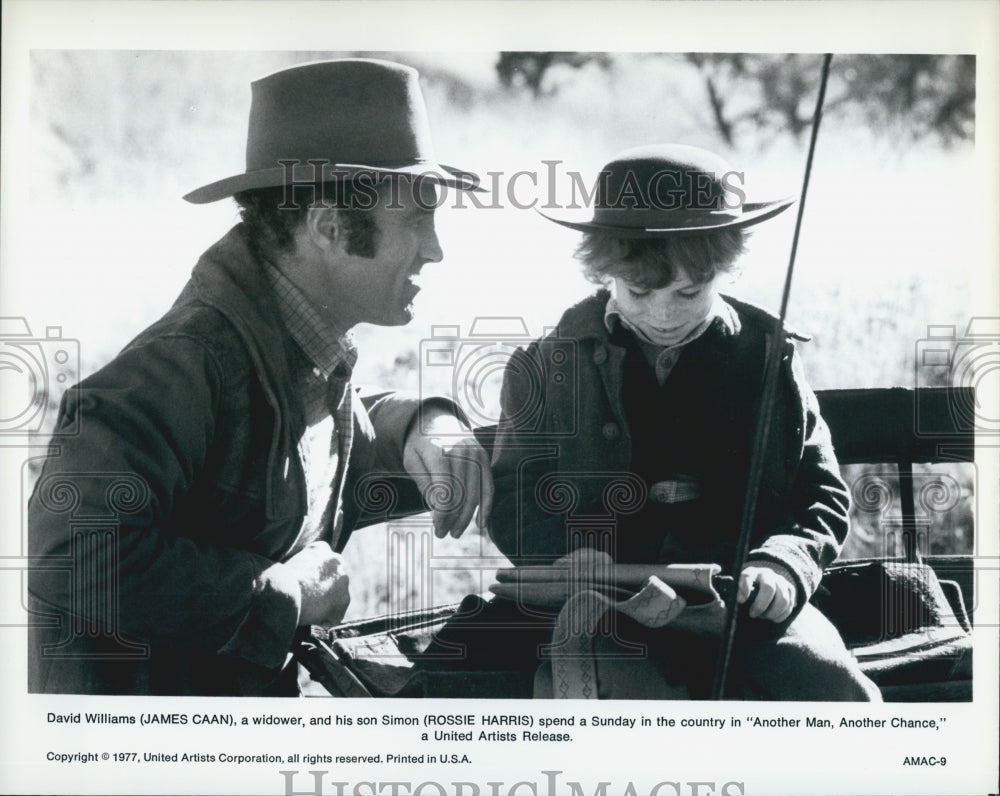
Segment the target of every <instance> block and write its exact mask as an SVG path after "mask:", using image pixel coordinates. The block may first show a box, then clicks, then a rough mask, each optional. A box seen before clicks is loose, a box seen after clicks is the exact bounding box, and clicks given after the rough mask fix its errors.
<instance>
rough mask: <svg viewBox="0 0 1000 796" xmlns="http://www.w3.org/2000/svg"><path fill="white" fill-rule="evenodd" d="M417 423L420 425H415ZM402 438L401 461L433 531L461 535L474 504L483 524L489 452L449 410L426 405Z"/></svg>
mask: <svg viewBox="0 0 1000 796" xmlns="http://www.w3.org/2000/svg"><path fill="white" fill-rule="evenodd" d="M418 426H422V428H421V427H418ZM418 426H414V428H413V430H412V431H410V434H409V436H408V437H407V438H406V446H405V448H404V449H403V466H404V467H405V468H406V471H407V472H408V473H409V474H410V475H411V476H413V480H414V481H416V483H417V486H418V487H420V492H421V494H422V495H423V496H424V500H425V501H427V505H428V506H430V508H431V512H432V516H433V518H434V535H435V536H437V537H438V538H442V537H444V536H446V535H448V534H449V533H450V534H451V535H452V536H454V537H455V538H456V539H457V538H458V537H459V536H461V535H462V533H463V532H464V531H465V529H466V527H468V525H469V521H470V520H471V519H472V514H473V512H474V511H475V510H476V506H479V527H480V528H485V527H486V521H487V520H488V518H489V516H490V508H491V506H492V505H493V475H492V473H491V472H490V457H489V456H488V455H487V454H486V451H485V450H484V449H483V446H482V445H480V444H479V442H478V441H477V440H476V438H475V436H473V434H472V431H470V430H469V429H468V428H467V427H466V426H465V424H464V423H462V421H460V420H459V419H458V418H457V417H455V415H453V414H452V413H451V412H448V411H446V410H444V409H438V408H431V409H429V410H428V411H426V412H425V413H424V414H423V416H422V417H421V423H420V424H418Z"/></svg>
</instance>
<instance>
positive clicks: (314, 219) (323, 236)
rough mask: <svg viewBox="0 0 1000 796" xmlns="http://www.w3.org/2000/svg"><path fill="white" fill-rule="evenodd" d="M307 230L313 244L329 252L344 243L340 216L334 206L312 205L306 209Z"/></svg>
mask: <svg viewBox="0 0 1000 796" xmlns="http://www.w3.org/2000/svg"><path fill="white" fill-rule="evenodd" d="M305 230H306V234H307V235H308V236H309V240H310V241H312V243H313V245H314V246H316V247H317V248H319V249H321V250H322V251H325V252H329V251H332V250H333V249H335V248H337V247H338V246H341V245H342V244H343V235H342V230H341V224H340V216H339V214H338V212H337V209H336V208H334V207H310V208H309V209H308V210H307V211H306V217H305Z"/></svg>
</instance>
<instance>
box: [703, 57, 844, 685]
mask: <svg viewBox="0 0 1000 796" xmlns="http://www.w3.org/2000/svg"><path fill="white" fill-rule="evenodd" d="M832 60H833V54H832V53H827V54H825V55H824V56H823V66H822V72H821V74H820V82H819V94H818V95H817V97H816V110H815V112H814V113H813V123H812V132H811V134H810V137H809V151H808V154H807V156H806V167H805V174H804V176H803V178H802V192H801V194H800V197H799V208H798V214H797V215H796V218H795V232H794V234H793V235H792V250H791V253H790V255H789V259H788V269H787V271H786V272H785V286H784V289H783V291H782V294H781V311H780V312H779V314H778V318H777V320H776V322H775V324H774V331H773V338H772V339H773V340H774V344H773V345H772V346H771V348H770V351H769V352H768V355H767V361H766V363H765V366H764V391H763V396H762V399H761V406H760V412H759V414H758V415H757V426H756V429H755V433H754V442H753V448H752V455H751V457H750V468H749V473H748V476H747V488H746V493H745V495H744V500H743V514H742V517H741V519H740V533H739V537H738V538H737V542H736V558H735V560H734V561H733V569H732V572H733V577H734V578H737V579H738V578H739V574H740V572H742V571H743V566H744V565H745V564H746V560H747V554H748V553H749V551H750V537H751V535H752V533H753V524H754V519H755V516H756V513H757V493H758V491H759V490H760V481H761V477H762V476H763V473H764V454H765V452H766V448H767V441H768V437H769V435H770V431H771V418H772V416H773V414H774V402H775V396H776V395H777V391H778V374H779V366H780V364H781V359H782V357H783V354H784V351H783V348H784V347H783V346H782V345H781V341H782V339H783V338H784V333H785V317H786V315H787V313H788V297H789V295H790V294H791V291H792V275H793V273H794V271H795V254H796V252H797V250H798V247H799V232H800V231H801V229H802V216H803V213H804V211H805V206H806V192H807V191H808V190H809V175H810V174H811V173H812V163H813V155H814V153H815V152H816V138H817V136H818V134H819V122H820V117H821V116H822V113H823V101H824V99H825V98H826V84H827V81H828V79H829V76H830V62H831V61H832ZM738 608H739V606H738V605H737V602H736V600H735V599H732V600H728V601H727V604H726V619H725V624H724V625H723V631H722V638H721V639H720V644H719V654H718V658H717V659H716V664H715V679H714V680H713V683H712V699H722V698H723V695H724V693H725V690H726V682H727V680H728V678H729V665H730V662H731V660H732V654H733V640H734V639H735V637H736V623H737V618H738Z"/></svg>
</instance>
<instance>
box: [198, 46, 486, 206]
mask: <svg viewBox="0 0 1000 796" xmlns="http://www.w3.org/2000/svg"><path fill="white" fill-rule="evenodd" d="M358 175H372V177H373V178H376V177H378V176H381V175H399V176H410V177H422V178H425V179H428V180H430V181H433V182H435V183H438V184H443V185H449V186H451V187H454V188H459V189H463V190H475V186H476V185H477V184H478V180H477V179H476V177H475V175H474V174H471V173H469V172H464V171H461V170H459V169H456V168H452V167H451V166H445V165H442V164H441V163H438V161H437V159H436V158H435V156H434V149H433V146H432V145H431V133H430V126H429V125H428V123H427V111H426V109H425V108H424V99H423V95H422V94H421V93H420V83H419V76H418V74H417V70H416V69H413V68H412V67H409V66H404V65H402V64H397V63H392V62H390V61H377V60H370V59H363V58H352V59H341V60H335V61H320V62H315V63H308V64H301V65H298V66H292V67H289V68H287V69H282V70H280V71H278V72H274V73H272V74H270V75H267V76H266V77H263V78H260V79H259V80H255V81H254V82H253V83H252V84H251V102H250V123H249V127H248V131H247V151H246V171H244V172H243V173H242V174H237V175H234V176H232V177H227V178H226V179H223V180H218V181H217V182H213V183H210V184H208V185H205V186H202V187H201V188H198V189H197V190H194V191H192V192H191V193H189V194H187V196H185V197H184V198H185V199H186V200H187V201H189V202H194V203H196V204H201V203H204V202H214V201H216V200H218V199H224V198H225V197H227V196H232V195H234V194H237V193H239V192H240V191H246V190H250V189H253V188H275V187H278V186H281V185H291V184H311V183H315V182H320V181H327V180H329V179H343V178H349V177H357V176H358Z"/></svg>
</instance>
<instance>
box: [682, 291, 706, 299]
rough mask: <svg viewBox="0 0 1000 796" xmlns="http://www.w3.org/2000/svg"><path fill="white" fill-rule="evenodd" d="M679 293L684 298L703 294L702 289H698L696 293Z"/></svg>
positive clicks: (692, 297)
mask: <svg viewBox="0 0 1000 796" xmlns="http://www.w3.org/2000/svg"><path fill="white" fill-rule="evenodd" d="M677 295H679V296H680V297H681V298H682V299H694V298H698V296H700V295H701V291H700V290H696V291H694V293H678V294H677Z"/></svg>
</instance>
